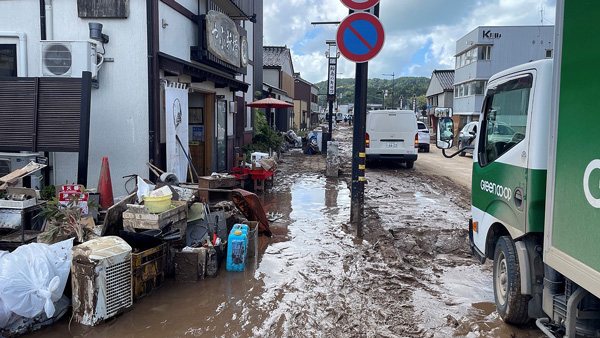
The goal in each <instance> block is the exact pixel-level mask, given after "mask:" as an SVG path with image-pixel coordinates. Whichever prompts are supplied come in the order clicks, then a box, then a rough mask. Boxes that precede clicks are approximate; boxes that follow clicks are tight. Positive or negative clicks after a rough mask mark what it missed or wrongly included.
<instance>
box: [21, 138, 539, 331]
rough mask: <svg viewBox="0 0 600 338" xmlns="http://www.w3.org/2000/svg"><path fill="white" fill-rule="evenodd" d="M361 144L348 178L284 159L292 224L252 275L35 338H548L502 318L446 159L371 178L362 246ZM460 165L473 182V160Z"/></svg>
mask: <svg viewBox="0 0 600 338" xmlns="http://www.w3.org/2000/svg"><path fill="white" fill-rule="evenodd" d="M351 134H352V131H351V129H350V128H348V127H341V128H339V130H338V131H336V133H335V134H334V137H335V138H336V139H337V140H338V141H340V143H341V147H340V148H341V157H342V163H343V165H342V168H341V175H340V177H339V178H338V179H328V178H326V177H325V175H324V174H325V159H324V157H323V156H321V155H304V154H302V153H301V151H299V150H293V151H290V152H288V153H286V154H285V155H284V156H283V158H282V161H281V162H280V164H279V172H278V174H277V175H276V179H275V185H274V187H273V188H271V189H270V190H268V191H267V192H266V193H265V194H264V195H260V196H261V199H262V201H263V205H264V207H265V209H266V211H267V212H271V213H275V214H278V215H279V216H281V218H280V219H279V220H277V221H275V222H272V224H271V229H272V231H273V233H274V235H273V236H272V237H271V238H262V239H261V244H263V246H262V250H261V252H260V253H259V256H258V257H257V258H256V259H251V260H250V261H249V262H248V264H247V269H246V271H245V272H227V271H226V270H225V267H224V266H223V267H222V268H221V270H220V271H219V274H218V276H217V277H216V278H207V279H204V280H202V281H199V282H197V283H180V282H176V281H174V280H173V279H168V280H167V282H166V284H165V285H164V286H163V287H162V288H161V289H159V290H157V291H156V292H155V293H153V294H151V295H148V296H146V297H144V298H142V299H141V300H140V301H138V302H136V303H135V304H134V306H133V308H132V310H131V311H129V312H127V313H125V314H123V315H121V316H119V317H117V318H115V319H113V320H111V321H109V322H108V323H105V324H103V325H100V326H97V327H93V328H92V327H86V326H82V325H79V324H76V323H69V318H64V319H63V320H62V321H60V322H59V323H57V324H54V325H52V326H50V327H47V328H45V329H43V330H41V331H39V332H36V333H34V334H31V335H29V337H69V336H71V335H72V336H76V337H111V338H112V337H132V338H133V337H136V338H137V337H507V338H508V337H543V335H542V334H541V333H540V332H539V331H537V330H536V329H535V328H534V326H533V325H530V326H525V327H514V326H509V325H506V324H504V323H503V322H502V321H501V320H500V319H499V318H498V315H497V313H496V311H495V307H494V305H493V302H494V299H493V292H492V281H491V279H492V277H491V275H492V273H491V265H489V263H488V264H487V265H483V266H482V265H480V264H479V263H478V262H476V261H475V259H473V258H472V257H471V256H470V253H469V249H468V233H467V224H468V218H469V212H468V210H469V204H470V191H469V189H468V183H467V184H465V183H464V182H465V180H466V181H467V182H469V181H470V178H469V179H466V178H465V177H464V173H461V174H460V175H458V174H452V173H453V172H455V168H452V170H450V169H448V168H451V166H446V165H443V164H440V162H437V161H444V159H443V158H441V155H439V153H437V152H432V153H426V154H422V155H421V154H420V155H419V156H420V157H419V160H418V161H417V162H416V163H415V166H414V168H413V169H410V170H409V169H406V168H405V167H404V166H403V165H390V164H387V165H375V166H372V167H369V168H368V169H367V175H366V176H367V181H368V184H367V185H366V193H365V196H366V206H365V213H366V220H365V236H364V238H363V239H357V238H356V237H355V236H354V233H355V229H353V228H352V227H351V226H350V225H349V218H350V191H349V189H348V186H349V182H350V176H351V175H350V174H351V166H350V162H351V161H350V156H349V155H350V152H351V149H350V148H351ZM436 156H437V157H439V158H438V159H436ZM459 160H462V161H463V164H464V165H466V169H465V170H469V171H470V162H469V160H470V159H466V158H462V159H459ZM445 161H452V160H445ZM421 163H423V165H421ZM427 163H429V164H427ZM436 163H437V164H436ZM436 166H437V167H439V168H443V169H444V170H443V171H441V172H436V170H435V167H436ZM452 166H456V167H457V168H458V169H456V170H459V169H460V168H461V167H460V164H457V162H454V163H453V164H452ZM426 168H433V169H427V170H426ZM461 177H462V178H461ZM461 182H463V183H461Z"/></svg>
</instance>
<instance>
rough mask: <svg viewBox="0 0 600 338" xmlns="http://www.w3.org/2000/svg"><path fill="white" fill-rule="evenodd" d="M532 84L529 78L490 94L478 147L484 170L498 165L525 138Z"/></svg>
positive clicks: (480, 161)
mask: <svg viewBox="0 0 600 338" xmlns="http://www.w3.org/2000/svg"><path fill="white" fill-rule="evenodd" d="M532 83H533V76H532V75H526V76H523V77H519V78H517V79H513V80H510V81H507V82H504V83H502V84H500V85H498V86H497V87H496V88H491V89H490V90H488V94H487V96H486V99H485V104H484V121H483V123H482V125H481V127H482V130H481V132H482V135H481V136H480V138H479V147H478V152H479V164H480V165H481V166H482V167H485V166H487V165H488V164H490V163H492V162H494V161H496V159H498V158H499V157H500V156H502V155H503V154H504V153H506V152H507V151H509V150H510V149H512V148H513V147H514V146H515V145H517V144H518V143H519V142H521V141H522V140H523V139H524V138H525V135H526V132H527V112H528V108H529V94H530V92H531V86H532Z"/></svg>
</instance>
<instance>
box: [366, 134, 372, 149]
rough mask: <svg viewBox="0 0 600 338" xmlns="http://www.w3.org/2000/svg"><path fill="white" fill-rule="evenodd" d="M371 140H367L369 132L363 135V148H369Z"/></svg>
mask: <svg viewBox="0 0 600 338" xmlns="http://www.w3.org/2000/svg"><path fill="white" fill-rule="evenodd" d="M370 144H371V141H370V140H369V133H367V135H366V136H365V148H369V145H370Z"/></svg>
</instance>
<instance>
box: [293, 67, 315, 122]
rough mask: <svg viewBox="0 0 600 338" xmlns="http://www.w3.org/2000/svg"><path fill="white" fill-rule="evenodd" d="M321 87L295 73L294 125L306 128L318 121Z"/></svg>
mask: <svg viewBox="0 0 600 338" xmlns="http://www.w3.org/2000/svg"><path fill="white" fill-rule="evenodd" d="M318 93H319V87H317V86H316V85H314V84H312V83H310V82H308V81H306V80H305V79H303V78H302V77H301V76H300V73H295V74H294V94H295V95H294V127H296V128H298V129H299V130H306V129H311V128H313V127H315V126H316V125H317V123H318Z"/></svg>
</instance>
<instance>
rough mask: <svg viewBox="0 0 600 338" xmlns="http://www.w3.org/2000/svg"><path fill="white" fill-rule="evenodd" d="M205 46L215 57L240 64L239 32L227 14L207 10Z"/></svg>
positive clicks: (235, 64) (236, 64)
mask: <svg viewBox="0 0 600 338" xmlns="http://www.w3.org/2000/svg"><path fill="white" fill-rule="evenodd" d="M206 34H207V35H208V36H207V48H208V51H209V52H211V53H212V54H213V55H214V56H215V57H217V58H219V59H221V60H223V61H225V62H227V63H229V64H232V65H234V66H236V67H239V66H240V33H239V32H238V30H237V27H236V24H235V22H234V21H233V20H231V19H230V18H229V17H228V16H227V15H225V14H223V13H221V12H217V11H208V14H207V15H206Z"/></svg>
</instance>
